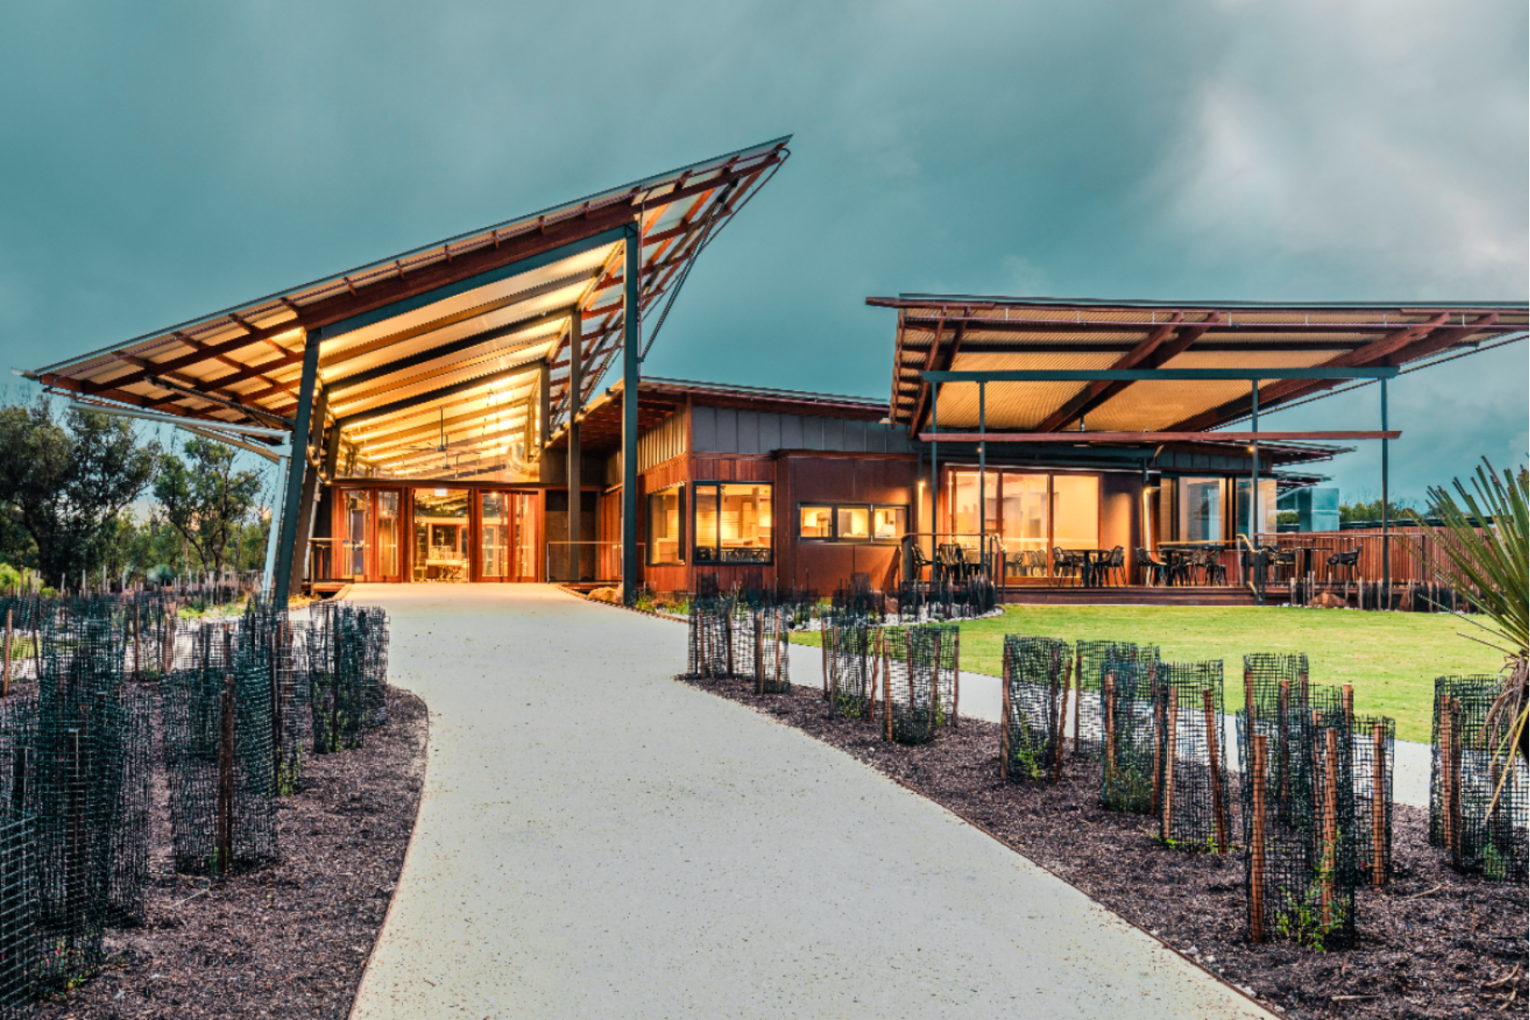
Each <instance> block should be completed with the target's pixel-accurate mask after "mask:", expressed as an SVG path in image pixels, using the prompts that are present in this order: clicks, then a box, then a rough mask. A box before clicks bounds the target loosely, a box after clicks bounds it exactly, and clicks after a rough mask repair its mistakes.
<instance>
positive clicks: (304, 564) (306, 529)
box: [287, 389, 339, 592]
mask: <svg viewBox="0 0 1530 1020" xmlns="http://www.w3.org/2000/svg"><path fill="white" fill-rule="evenodd" d="M328 413H329V390H327V389H326V390H322V391H320V393H319V395H318V397H317V398H315V399H314V402H313V414H312V415H311V416H310V417H309V421H308V442H307V443H306V444H304V445H302V446H298V445H297V444H295V443H294V444H293V447H292V459H293V460H294V461H295V460H297V459H298V458H299V457H301V458H302V460H303V469H304V470H303V493H302V502H301V503H299V504H298V528H297V542H296V543H295V544H294V546H293V552H292V581H291V585H290V586H289V587H288V589H287V590H288V591H289V592H292V591H301V590H302V588H303V575H304V574H306V573H307V572H308V553H309V551H310V549H311V547H312V539H313V514H314V509H315V507H316V506H317V505H318V502H319V471H318V469H316V468H315V467H314V466H313V465H312V464H311V463H310V462H309V461H310V457H309V454H310V452H311V451H310V449H309V448H310V447H317V446H318V445H319V443H321V442H323V441H324V417H325V415H326V414H328ZM335 431H336V432H337V433H338V432H339V429H338V428H337V429H336V430H335Z"/></svg>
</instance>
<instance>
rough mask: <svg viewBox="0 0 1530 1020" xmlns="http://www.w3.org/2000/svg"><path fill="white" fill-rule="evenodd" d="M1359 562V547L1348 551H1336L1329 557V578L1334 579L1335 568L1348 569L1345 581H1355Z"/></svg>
mask: <svg viewBox="0 0 1530 1020" xmlns="http://www.w3.org/2000/svg"><path fill="white" fill-rule="evenodd" d="M1359 564H1360V550H1359V549H1358V548H1355V549H1351V550H1349V551H1348V552H1341V553H1334V554H1333V555H1332V556H1330V557H1328V580H1330V581H1332V580H1333V572H1334V571H1335V570H1344V571H1348V574H1347V575H1346V576H1345V582H1346V583H1348V582H1350V581H1353V580H1354V579H1355V568H1356V567H1357V566H1359Z"/></svg>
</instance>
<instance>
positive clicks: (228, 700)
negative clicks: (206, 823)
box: [213, 673, 234, 874]
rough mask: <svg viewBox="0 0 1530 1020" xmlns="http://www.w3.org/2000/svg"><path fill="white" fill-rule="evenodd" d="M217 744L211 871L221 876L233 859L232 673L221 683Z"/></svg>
mask: <svg viewBox="0 0 1530 1020" xmlns="http://www.w3.org/2000/svg"><path fill="white" fill-rule="evenodd" d="M219 707H220V709H221V715H222V720H221V721H222V724H223V725H222V732H221V735H220V739H219V741H218V816H217V834H216V837H215V838H216V841H217V842H216V846H215V847H214V850H213V856H214V862H213V871H214V872H215V873H217V874H222V873H224V872H226V871H227V870H228V869H229V865H230V864H232V863H233V860H234V674H232V673H230V674H228V676H227V677H226V678H225V679H224V681H223V697H222V700H221V704H220V706H219Z"/></svg>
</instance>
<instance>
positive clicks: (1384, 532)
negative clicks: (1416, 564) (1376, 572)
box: [1381, 379, 1392, 609]
mask: <svg viewBox="0 0 1530 1020" xmlns="http://www.w3.org/2000/svg"><path fill="white" fill-rule="evenodd" d="M1386 430H1387V381H1386V380H1385V379H1383V380H1381V431H1382V432H1385V431H1386ZM1388 466H1389V465H1388V463H1387V440H1386V437H1385V436H1383V437H1382V439H1381V590H1382V592H1384V593H1385V594H1383V595H1382V598H1384V599H1385V600H1386V607H1387V608H1388V609H1391V608H1392V508H1391V506H1390V505H1388V502H1387V500H1388V499H1389V498H1390V497H1389V495H1388V482H1389V481H1390V478H1389V471H1388Z"/></svg>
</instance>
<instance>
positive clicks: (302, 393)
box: [271, 329, 323, 606]
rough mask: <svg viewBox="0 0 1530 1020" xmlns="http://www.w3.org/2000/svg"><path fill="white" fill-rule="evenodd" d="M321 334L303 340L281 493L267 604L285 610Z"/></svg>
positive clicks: (309, 334)
mask: <svg viewBox="0 0 1530 1020" xmlns="http://www.w3.org/2000/svg"><path fill="white" fill-rule="evenodd" d="M322 341H323V331H322V330H320V329H311V330H309V331H308V332H307V335H305V336H304V338H303V376H302V381H301V382H300V383H299V385H298V406H297V412H296V414H295V416H294V422H293V426H292V452H291V456H290V459H289V460H288V466H287V481H286V484H285V489H284V492H283V494H282V495H283V502H284V506H283V508H282V516H281V537H280V538H279V539H278V543H277V551H276V574H275V576H274V578H273V579H272V584H271V600H272V602H274V603H275V604H276V605H278V606H285V605H286V604H287V599H288V598H289V596H290V595H291V591H292V561H293V560H294V559H295V557H294V555H293V552H294V550H295V549H296V547H297V536H298V511H299V508H300V507H301V506H302V499H303V477H304V475H305V474H306V471H307V468H308V425H309V419H310V418H311V417H312V414H313V388H314V383H315V382H316V381H317V379H318V375H319V345H320V343H321V342H322Z"/></svg>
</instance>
